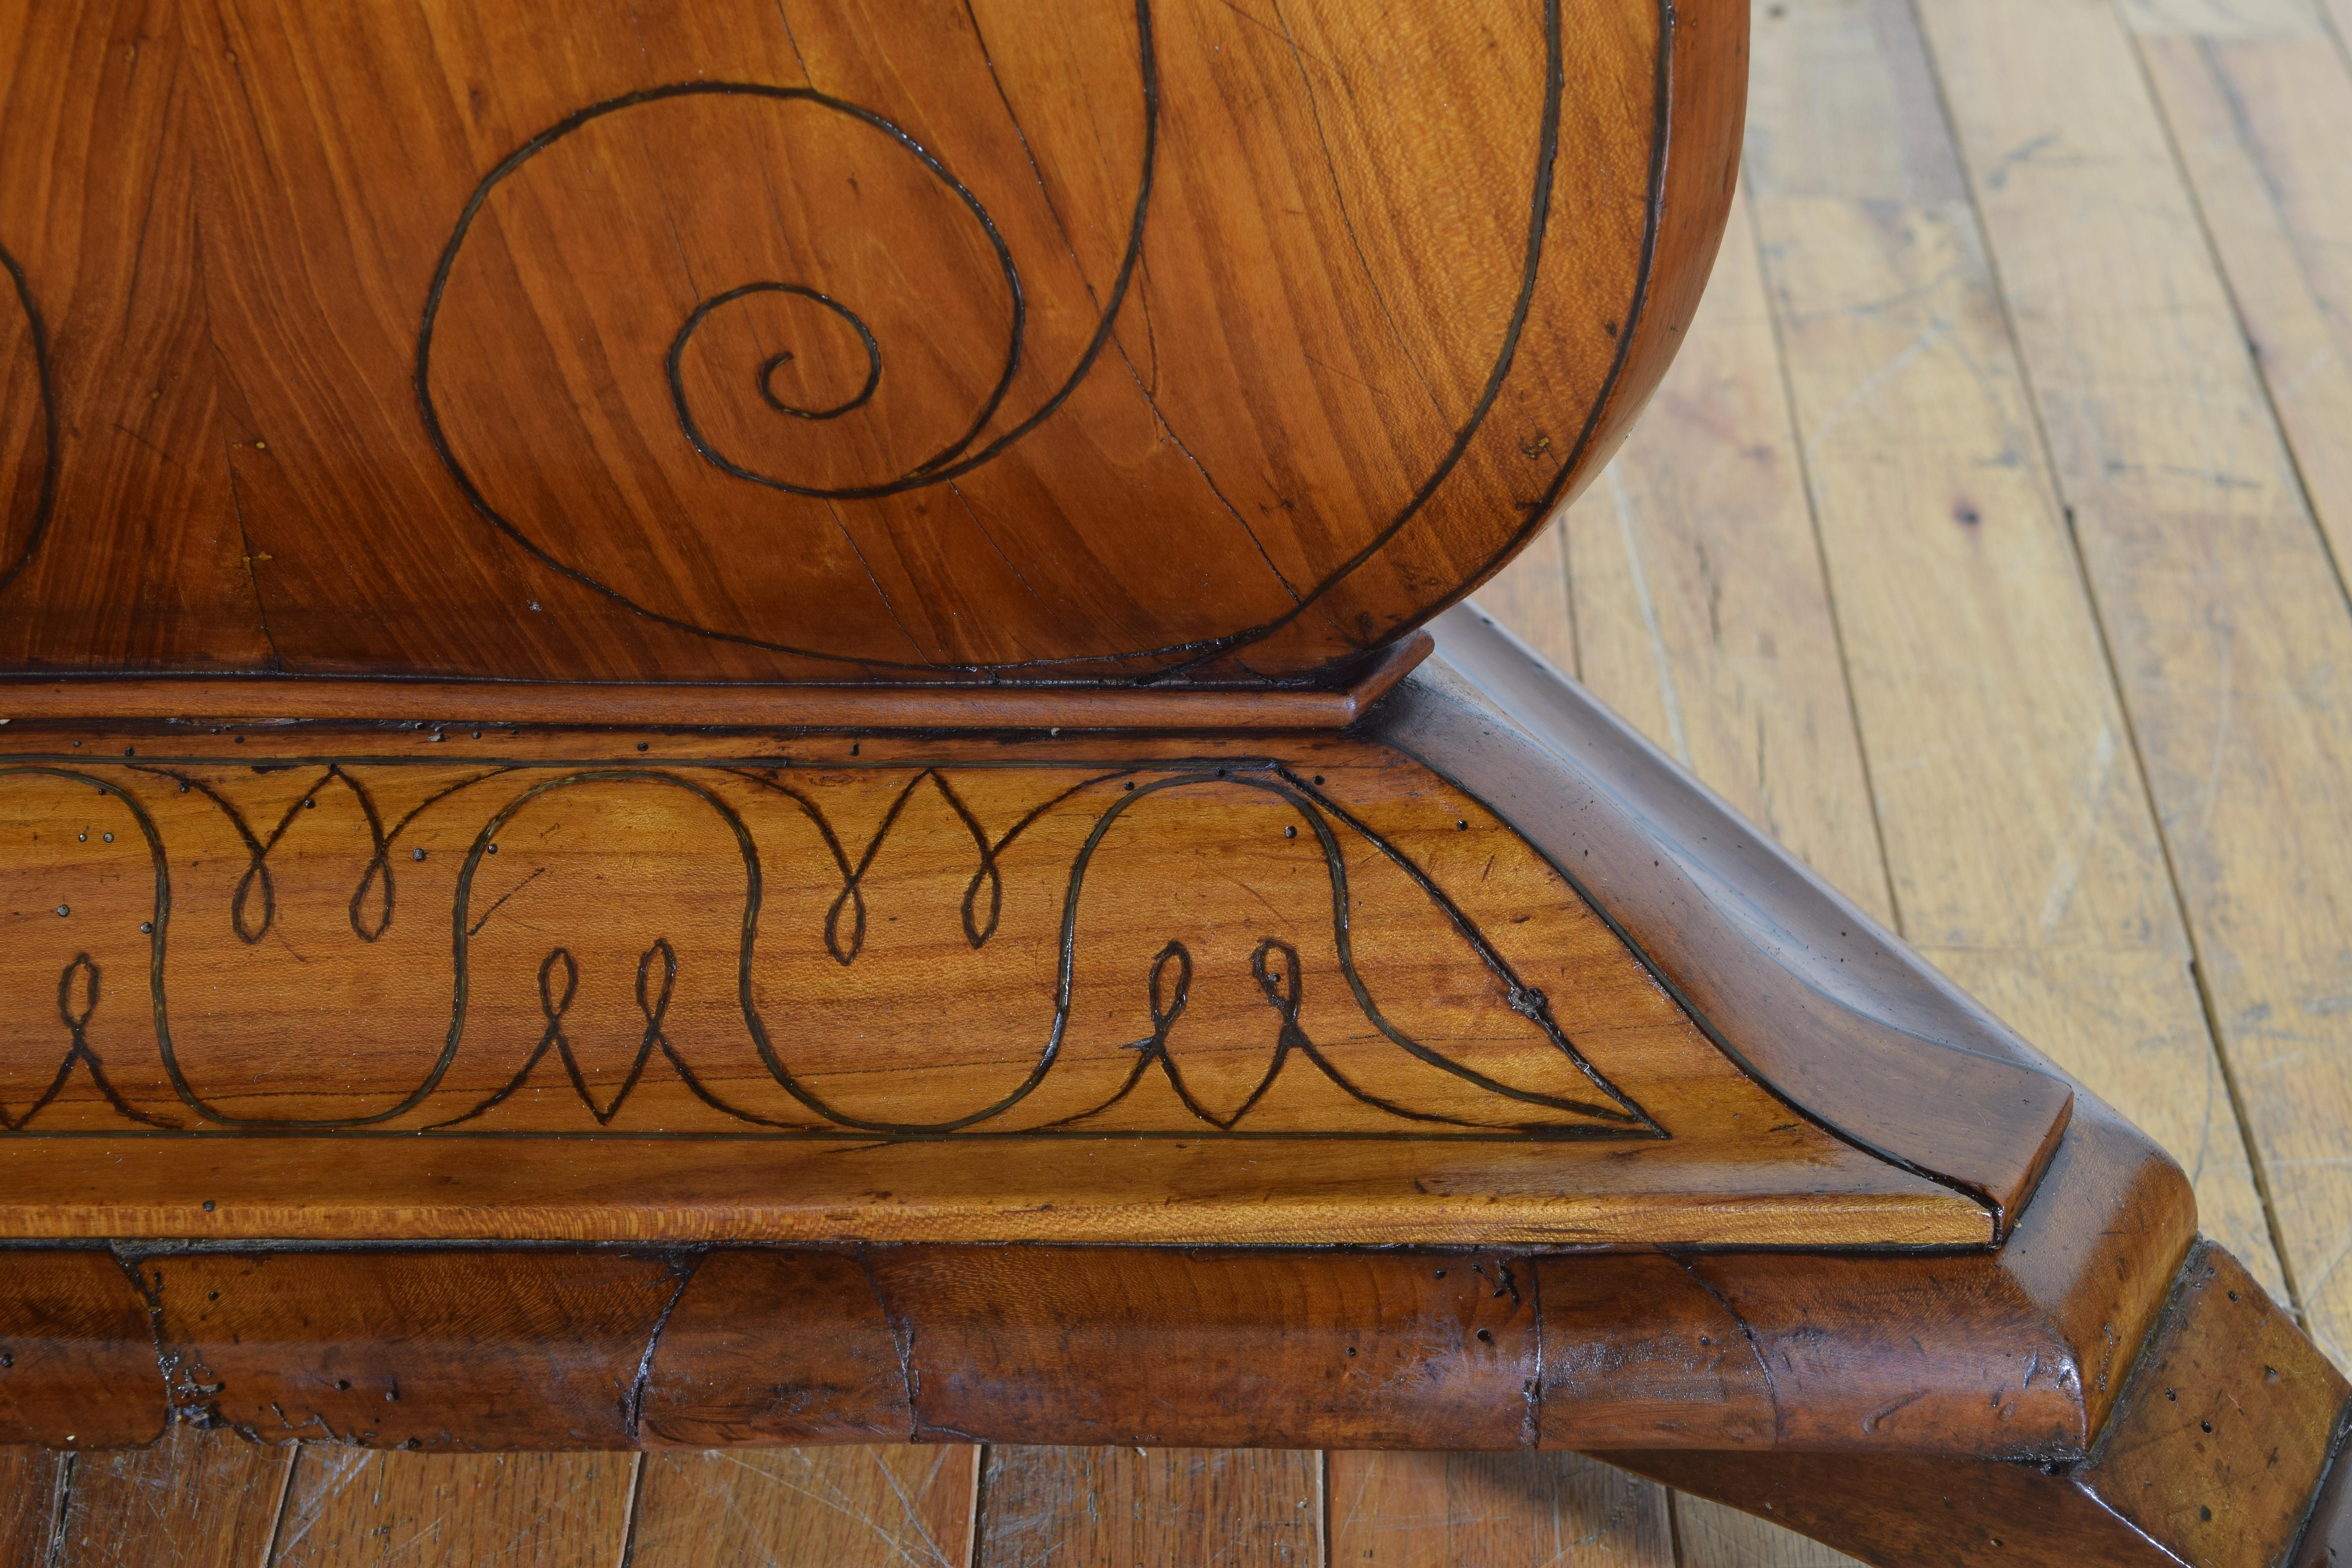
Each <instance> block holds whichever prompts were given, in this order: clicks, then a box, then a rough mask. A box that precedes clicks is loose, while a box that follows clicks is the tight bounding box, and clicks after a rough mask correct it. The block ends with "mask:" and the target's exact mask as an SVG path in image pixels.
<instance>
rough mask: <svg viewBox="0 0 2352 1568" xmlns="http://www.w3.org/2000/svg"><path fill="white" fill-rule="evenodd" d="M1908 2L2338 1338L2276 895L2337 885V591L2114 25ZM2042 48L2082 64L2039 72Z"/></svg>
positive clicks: (2309, 992) (2297, 939)
mask: <svg viewBox="0 0 2352 1568" xmlns="http://www.w3.org/2000/svg"><path fill="white" fill-rule="evenodd" d="M1922 14H1923V16H1925V17H1926V19H1927V33H1928V37H1929V39H1930V41H1931V43H1932V44H1933V46H1934V47H1935V49H1936V54H1937V63H1938V67H1939V68H1940V69H1941V71H1942V72H1943V73H1944V76H1945V79H1947V80H1948V82H1950V83H1951V84H1953V88H1954V91H1953V94H1952V102H1953V107H1954V116H1955V122H1956V125H1957V128H1958V133H1959V141H1960V145H1961V148H1962V150H1963V152H1964V153H1965V154H1966V157H1967V160H1968V166H1969V175H1970V180H1971V188H1972V190H1973V191H1974V192H1975V194H1976V195H1977V197H1978V200H1979V205H1980V206H1981V209H1982V211H1983V214H1984V218H1985V222H1986V225H1987V229H1988V233H1989V234H1990V237H1991V238H1992V240H1993V243H1994V245H1995V246H1996V247H1997V248H1998V249H1999V250H2000V255H2001V278H2002V286H2003V289H2004V290H2005V291H2006V293H2007V296H2008V299H2009V300H2010V304H2011V315H2012V318H2013V320H2014V321H2015V322H2016V324H2017V333H2018V344H2019V348H2020V351H2021V355H2022V361H2023V363H2024V365H2025V367H2026V369H2027V372H2028V374H2029V375H2030V377H2031V378H2032V381H2033V384H2034V385H2035V389H2036V397H2037V402H2038V405H2039V407H2040V410H2041V414H2042V423H2043V427H2044V430H2045V432H2046V434H2047V437H2048V440H2049V448H2050V452H2051V457H2052V461H2053V468H2054V471H2055V473H2056V475H2057V479H2058V483H2059V487H2060V493H2061V495H2062V496H2063V500H2064V501H2065V504H2066V505H2067V506H2068V507H2070V508H2071V509H2072V510H2073V516H2074V531H2075V536H2076V537H2077V539H2078V540H2079V541H2080V544H2081V548H2082V552H2083V559H2084V565H2085V568H2086V570H2087V574H2088V581H2089V583H2090V584H2091V587H2092V590H2093V593H2094V595H2095V597H2096V599H2097V601H2098V603H2099V605H2100V611H2101V620H2102V625H2103V626H2104V627H2105V633H2106V636H2107V638H2108V640H2109V643H2110V645H2111V646H2112V647H2113V650H2114V667H2115V670H2116V676H2117V678H2118V679H2119V681H2120V684H2121V689H2122V692H2123V697H2124V701H2125V704H2126V709H2127V710H2128V711H2129V713H2130V715H2131V719H2132V722H2133V727H2134V731H2135V733H2136V735H2137V740H2138V747H2139V751H2140V754H2141V758H2142V762H2143V764H2144V765H2145V767H2146V769H2147V780H2148V788H2149V794H2150V796H2151V798H2152V800H2153V802H2154V805H2155V807H2156V810H2157V812H2158V815H2159V817H2160V819H2161V820H2163V821H2164V822H2165V823H2166V824H2167V825H2168V829H2169V832H2170V835H2171V837H2170V842H2169V849H2170V864H2171V867H2172V868H2173V871H2174V874H2175V876H2176V877H2177V879H2178V881H2179V890H2180V895H2181V899H2182V901H2183V905H2184V908H2185V910H2186V911H2187V915H2188V924H2189V934H2190V937H2191V939H2192V941H2193V942H2194V943H2195V948H2196V953H2197V957H2198V966H2199V967H2198V973H2199V975H2200V980H2201V982H2202V984H2203V985H2204V988H2205V991H2206V994H2207V997H2208V1000H2209V1005H2210V1010H2211V1013H2212V1016H2213V1019H2214V1021H2215V1025H2216V1026H2217V1028H2218V1030H2219V1033H2220V1037H2221V1043H2222V1045H2223V1047H2224V1048H2225V1049H2226V1050H2227V1052H2228V1053H2229V1056H2230V1058H2231V1068H2232V1069H2233V1070H2232V1081H2233V1082H2234V1084H2235V1087H2236V1089H2237V1092H2238V1093H2239V1094H2240V1096H2241V1097H2242V1100H2243V1102H2244V1107H2245V1116H2246V1121H2247V1125H2248V1127H2249V1129H2250V1130H2251V1131H2252V1136H2253V1145H2254V1152H2255V1155H2256V1158H2257V1160H2258V1161H2259V1162H2260V1168H2261V1170H2262V1172H2263V1176H2264V1179H2265V1180H2266V1182H2267V1184H2268V1187H2269V1194H2270V1197H2271V1200H2272V1202H2273V1205H2275V1206H2274V1215H2275V1217H2276V1220H2277V1223H2278V1224H2279V1226H2280V1229H2281V1232H2282V1234H2283V1236H2284V1240H2285V1245H2284V1264H2285V1268H2286V1280H2287V1282H2288V1284H2289V1286H2290V1287H2291V1288H2293V1289H2295V1290H2296V1291H2298V1292H2299V1293H2300V1295H2301V1297H2302V1300H2303V1304H2304V1306H2305V1310H2308V1311H2309V1312H2310V1314H2311V1323H2312V1326H2313V1329H2314V1331H2315V1333H2316V1334H2317V1336H2318V1338H2319V1340H2320V1342H2321V1343H2322V1344H2323V1345H2324V1346H2326V1347H2328V1348H2329V1349H2330V1350H2331V1351H2332V1352H2336V1353H2341V1352H2342V1349H2343V1347H2344V1345H2345V1344H2346V1343H2347V1322H2352V1319H2347V1316H2346V1311H2347V1308H2346V1303H2347V1302H2352V1294H2347V1292H2352V1276H2347V1274H2345V1273H2344V1272H2343V1271H2341V1270H2340V1269H2339V1268H2337V1267H2336V1264H2337V1263H2338V1262H2339V1261H2340V1260H2341V1258H2343V1257H2344V1256H2345V1247H2344V1242H2343V1238H2344V1235H2345V1232H2346V1227H2347V1223H2352V1180H2347V1172H2346V1170H2345V1169H2344V1167H2343V1166H2342V1163H2341V1160H2340V1155H2341V1146H2340V1145H2341V1127H2342V1125H2343V1122H2344V1120H2345V1116H2346V1114H2347V1111H2346V1105H2347V1101H2346V1098H2345V1097H2346V1095H2347V1085H2352V1080H2347V1079H2346V1078H2345V1077H2344V1075H2343V1073H2342V1072H2341V1071H2340V1070H2339V1069H2338V1066H2337V1065H2336V1063H2337V1058H2338V1057H2339V1056H2340V1052H2339V1051H2338V1050H2337V1049H2336V1045H2335V1044H2333V1043H2332V1042H2336V1041H2337V1040H2338V1039H2339V1038H2340V1037H2341V1034H2342V1031H2343V1029H2344V1027H2345V1025H2344V1023H2343V1020H2342V1019H2341V1018H2340V1017H2339V1016H2338V1015H2336V1014H2335V1013H2334V1012H2332V1011H2330V1010H2329V1007H2330V1003H2329V998H2331V997H2333V996H2334V995H2336V992H2337V987H2338V985H2339V983H2340V979H2341V973H2342V972H2341V952H2342V943H2341V942H2340V940H2339V937H2338V934H2337V933H2336V931H2335V929H2334V921H2333V920H2332V918H2331V919H2329V920H2327V921H2313V920H2311V919H2308V918H2305V916H2303V915H2302V914H2300V913H2298V912H2296V911H2299V910H2305V909H2309V908H2319V907H2330V908H2332V907H2334V906H2335V905H2336V903H2337V902H2339V901H2340V900H2342V899H2343V897H2344V889H2343V878H2344V876H2345V870H2344V868H2345V867H2346V865H2347V858H2346V856H2345V854H2344V844H2343V835H2342V830H2341V823H2340V821H2339V820H2338V817H2337V816H2336V814H2335V813H2333V812H2330V811H2326V810H2315V809H2311V808H2309V807H2308V806H2307V805H2305V803H2306V802H2309V801H2314V800H2319V799H2336V798H2341V797H2342V795H2344V793H2345V791H2346V789H2347V769H2352V731H2347V728H2346V710H2345V709H2344V708H2343V706H2342V705H2341V704H2340V703H2339V702H2337V701H2336V698H2335V697H2334V696H2333V695H2332V693H2333V690H2334V687H2333V684H2332V683H2333V682H2335V681H2336V679H2338V672H2340V671H2343V670H2345V669H2347V668H2352V662H2347V661H2352V617H2347V615H2346V613H2345V600H2344V591H2343V587H2342V584H2341V583H2340V581H2339V579H2338V578H2337V576H2336V571H2335V567H2334V565H2333V563H2331V561H2330V559H2329V557H2328V554H2327V552H2326V546H2325V544H2324V542H2323V540H2322V538H2321V536H2320V534H2319V532H2318V531H2317V530H2316V529H2315V525H2314V521H2313V517H2312V513H2311V510H2310V509H2309V505H2308V503H2307V501H2306V499H2305V494H2304V491H2303V489H2302V486H2301V484H2300V482H2299V479H2298V476H2297V474H2296V471H2295V469H2294V465H2293V463H2292V462H2291V460H2290V455H2289V452H2288V450H2287V447H2286V445H2285V443H2284V440H2283V439H2282V437H2281V435H2280V432H2279V428H2278V426H2277V424H2276V423H2275V421H2274V420H2273V416H2272V414H2271V411H2270V407H2269V405H2268V400H2267V398H2266V396H2265V394H2264V390H2263V384H2262V382H2261V378H2260V376H2259V375H2258V374H2257V373H2256V370H2255V367H2254V364H2253V363H2252V358H2251V357H2250V356H2249V354H2248V353H2247V350H2246V345H2245V341H2244V335H2243V332H2242V329H2241V327H2240V325H2239V323H2238V320H2237V316H2236V313H2235V311H2234V310H2233V308H2232V306H2231V300H2230V295H2229V292H2228V290H2227V289H2225V288H2224V286H2223V285H2222V283H2221V279H2219V278H2218V276H2216V274H2215V272H2214V269H2213V264H2212V256H2211V252H2210V249H2209V248H2208V247H2207V244H2206V241H2205V238H2204V236H2203V234H2202V232H2201V231H2200V224H2199V219H2198V214H2197V211H2196V209H2195V207H2194V205H2193V203H2192V200H2191V198H2190V196H2189V192H2188V190H2187V189H2186V187H2185V186H2184V184H2183V183H2182V181H2181V178H2180V175H2179V169H2178V167H2177V165H2176V164H2175V163H2174V161H2173V159H2172V156H2171V154H2170V153H2169V151H2168V147H2167V145H2166V140H2165V136H2164V133H2163V130H2162V126H2161V121H2160V120H2159V117H2158V106H2157V104H2156V103H2155V101H2154V100H2153V99H2152V98H2151V97H2150V96H2149V94H2148V91H2147V85H2146V82H2145V79H2143V78H2142V77H2141V76H2140V74H2139V73H2138V71H2137V68H2136V66H2135V65H2134V63H2133V58H2132V54H2131V50H2132V39H2131V37H2130V35H2129V34H2128V33H2127V32H2126V30H2125V28H2124V26H2123V24H2122V21H2121V20H2120V18H2119V17H2118V16H2116V13H2115V12H2114V11H2112V10H2111V9H2109V8H2108V7H2106V6H2105V5H2082V4H2073V3H2069V4H2065V5H2053V6H2048V7H2040V6H2037V7H2033V8H2032V27H2033V30H2034V33H2035V36H2036V43H2035V46H2034V47H2032V49H2024V48H2021V47H2016V46H2015V42H2014V38H2013V35H2012V33H2011V30H2010V29H2011V27H2013V26H2015V25H2016V24H2017V22H2022V21H2023V20H2024V19H2025V16H2026V13H2025V12H2024V11H2023V10H2020V11H2018V12H2017V13H2016V22H2011V21H2008V20H2006V18H2008V16H2009V15H2010V14H2009V12H2008V11H2006V10H2005V9H2004V7H2003V6H2002V5H1985V6H1978V5H1962V6H1947V5H1941V4H1939V3H1932V0H1931V3H1930V4H1927V5H1925V6H1924V7H1923V11H1922ZM2060 57H2064V58H2068V59H2070V60H2073V61H2076V62H2086V61H2087V62H2095V63H2094V64H2092V65H2088V66H2085V65H2082V64H2077V65H2075V66H2073V67H2070V68H2067V69H2065V70H2063V71H2062V70H2060V69H2058V68H2057V67H2056V66H2055V64H2054V61H2055V60H2056V59H2057V58H2060ZM2109 60H2113V61H2115V62H2116V64H2115V66H2114V67H2113V68H2110V67H2109V66H2108V65H2107V64H2105V62H2107V61H2109ZM2086 81H2087V82H2089V83H2093V84H2095V88H2094V90H2096V91H2097V92H2099V93H2100V94H2102V95H2103V96H2102V97H2101V98H2100V100H2098V102H2097V107H2096V109H2095V111H2093V110H2091V108H2090V106H2089V105H2088V104H2086V102H2085V100H2084V98H2083V92H2084V82H2086ZM2029 143H2030V144H2032V150H2031V151H2030V152H2028V153H2026V154H2025V155H2023V156H2021V157H2011V153H2015V152H2017V150H2019V149H2021V148H2025V147H2027V146H2028V144H2029ZM2058 212H2063V213H2064V214H2065V215H2066V221H2065V229H2066V238H2065V240H2064V241H2063V243H2059V242H2057V240H2056V239H2055V237H2054V233H2053V227H2052V223H2051V216H2052V215H2053V213H2058ZM2184 454H2185V455H2186V458H2185V460H2184ZM2287 889H2292V892H2291V893H2289V892H2287V891H2286V890H2287Z"/></svg>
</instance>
